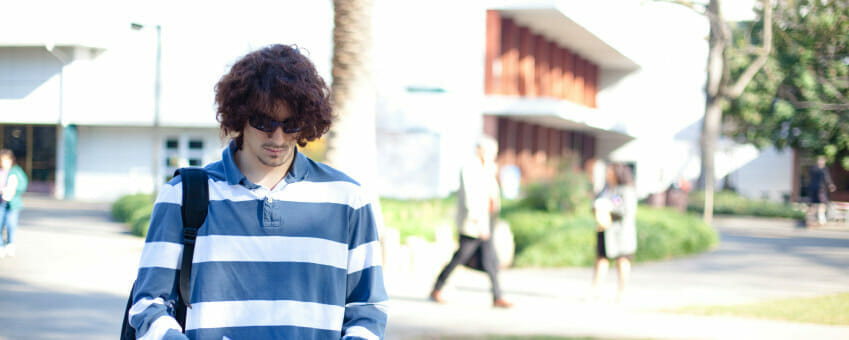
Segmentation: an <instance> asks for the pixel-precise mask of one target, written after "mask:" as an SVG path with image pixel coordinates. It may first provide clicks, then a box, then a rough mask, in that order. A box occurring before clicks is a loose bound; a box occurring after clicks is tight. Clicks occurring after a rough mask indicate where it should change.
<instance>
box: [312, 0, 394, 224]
mask: <svg viewBox="0 0 849 340" xmlns="http://www.w3.org/2000/svg"><path fill="white" fill-rule="evenodd" d="M372 7H373V1H372V0H334V1H333V23H334V26H333V66H332V71H331V75H332V77H333V84H331V86H330V91H331V101H332V104H333V112H334V114H335V120H334V122H333V125H332V126H331V128H330V132H329V133H328V137H327V153H326V156H325V157H326V158H325V160H326V161H327V163H329V164H331V165H333V166H335V167H336V168H338V169H340V170H342V171H345V172H346V173H347V174H348V175H350V176H351V177H353V178H354V179H356V180H357V181H359V182H360V183H361V184H362V186H363V188H364V189H365V191H366V194H367V195H369V198H370V200H371V201H372V204H373V207H374V208H375V209H374V210H375V216H376V217H377V222H378V226H381V225H382V221H383V219H382V217H381V216H382V215H380V204H379V203H380V202H379V200H378V199H377V190H376V186H377V144H376V135H375V133H376V131H375V107H376V103H377V92H376V90H375V84H374V78H373V65H372V64H373V59H372V26H371V22H372Z"/></svg>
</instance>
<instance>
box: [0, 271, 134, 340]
mask: <svg viewBox="0 0 849 340" xmlns="http://www.w3.org/2000/svg"><path fill="white" fill-rule="evenodd" d="M128 293H129V292H128ZM126 302H127V297H126V296H115V295H111V294H104V293H69V292H60V291H51V290H46V289H43V288H41V287H34V286H30V285H26V284H24V283H23V282H20V281H16V280H11V279H6V278H0V338H2V339H116V338H117V337H118V336H119V333H120V329H121V322H122V321H123V312H124V307H125V304H126Z"/></svg>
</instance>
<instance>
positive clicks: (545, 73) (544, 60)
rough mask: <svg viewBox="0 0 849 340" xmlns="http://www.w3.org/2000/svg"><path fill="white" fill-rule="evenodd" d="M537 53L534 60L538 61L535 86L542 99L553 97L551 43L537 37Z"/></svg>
mask: <svg viewBox="0 0 849 340" xmlns="http://www.w3.org/2000/svg"><path fill="white" fill-rule="evenodd" d="M535 47H536V52H535V53H534V59H535V60H536V77H535V78H534V84H535V85H536V88H537V94H538V95H539V96H540V97H550V96H551V78H549V74H550V72H551V71H550V68H551V66H550V63H549V58H550V57H551V42H550V41H548V39H545V37H543V36H537V39H536V46H535Z"/></svg>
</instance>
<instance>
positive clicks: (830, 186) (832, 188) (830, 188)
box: [828, 184, 837, 192]
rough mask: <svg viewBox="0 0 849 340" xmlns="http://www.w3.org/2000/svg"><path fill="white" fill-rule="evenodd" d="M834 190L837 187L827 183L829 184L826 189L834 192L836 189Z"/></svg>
mask: <svg viewBox="0 0 849 340" xmlns="http://www.w3.org/2000/svg"><path fill="white" fill-rule="evenodd" d="M836 190H837V187H836V186H834V184H829V185H828V191H830V192H834V191H836Z"/></svg>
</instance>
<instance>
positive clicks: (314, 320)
mask: <svg viewBox="0 0 849 340" xmlns="http://www.w3.org/2000/svg"><path fill="white" fill-rule="evenodd" d="M215 92H216V94H215V101H216V103H217V110H218V121H219V122H220V123H221V130H222V132H223V133H224V134H225V135H227V136H229V137H231V141H230V143H229V145H228V146H227V147H226V148H224V151H223V154H222V160H221V161H217V162H214V163H212V164H210V165H207V166H206V171H207V173H208V175H209V199H210V200H209V208H208V209H209V210H208V215H207V218H206V221H205V222H204V223H203V225H202V226H201V227H200V229H198V230H197V239H196V241H195V247H194V256H193V261H192V263H193V266H192V270H191V276H192V278H191V281H190V282H191V286H190V287H191V289H190V291H191V295H190V297H189V298H188V300H190V301H186V303H187V305H189V303H190V305H191V308H189V309H188V311H187V313H186V330H185V331H186V333H185V334H182V331H181V327H180V324H179V323H178V322H177V321H176V319H175V317H174V316H175V314H174V313H175V310H174V307H173V306H174V303H175V300H176V298H177V296H178V292H177V289H176V287H175V280H176V277H175V273H176V272H177V271H178V270H180V266H181V264H180V261H181V260H180V259H181V254H182V249H183V244H182V242H181V241H182V237H183V234H184V231H183V227H182V223H181V222H182V218H181V203H180V202H181V197H182V189H181V177H180V176H177V177H175V178H174V179H173V180H171V181H170V182H169V183H168V185H165V186H163V188H162V190H161V191H160V193H159V197H157V199H156V203H155V205H154V208H153V215H152V216H151V220H150V229H149V232H148V234H147V240H146V242H145V247H144V250H143V252H142V255H141V261H140V265H139V272H138V273H139V274H138V278H137V279H136V282H137V284H136V286H135V294H134V296H133V306H132V308H131V309H130V311H129V313H128V316H129V317H128V320H129V323H130V324H131V325H132V326H133V328H135V330H136V335H137V336H139V337H141V338H144V339H216V340H221V339H234V340H236V339H379V338H383V335H384V329H385V327H386V319H387V315H386V311H385V307H384V304H385V302H386V300H387V295H386V289H385V288H384V284H383V270H382V265H381V251H380V243H379V241H378V234H377V226H376V225H375V219H374V214H373V211H372V206H371V204H369V200H368V197H365V194H364V193H363V191H362V189H361V188H360V185H359V184H358V183H357V182H356V181H355V180H353V179H351V178H350V177H348V176H346V175H345V174H343V173H342V172H340V171H338V170H336V169H333V168H331V167H329V166H327V165H324V164H321V163H318V162H315V161H313V160H311V159H309V158H308V157H307V156H305V155H304V154H303V153H301V152H299V151H298V150H297V147H298V146H301V147H303V146H305V145H306V144H307V142H309V141H312V140H315V139H317V138H319V137H321V135H323V134H324V133H325V132H327V130H328V129H329V128H330V124H331V118H332V114H331V107H330V98H329V96H330V95H329V92H330V90H329V89H328V88H327V85H326V84H325V82H324V80H322V79H321V77H320V76H319V75H318V72H316V70H315V66H314V65H313V63H312V62H311V61H310V60H309V59H307V57H306V56H305V55H304V54H303V53H301V51H300V50H298V49H297V48H296V47H293V46H286V45H272V46H269V47H265V48H263V49H260V50H258V51H254V52H252V53H249V54H248V55H246V56H244V57H242V58H241V59H240V60H239V61H237V62H236V63H235V64H234V65H233V67H232V68H231V70H230V72H229V73H228V74H226V75H224V76H223V77H222V78H221V80H219V82H218V84H217V85H216V86H215Z"/></svg>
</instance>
